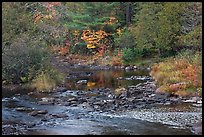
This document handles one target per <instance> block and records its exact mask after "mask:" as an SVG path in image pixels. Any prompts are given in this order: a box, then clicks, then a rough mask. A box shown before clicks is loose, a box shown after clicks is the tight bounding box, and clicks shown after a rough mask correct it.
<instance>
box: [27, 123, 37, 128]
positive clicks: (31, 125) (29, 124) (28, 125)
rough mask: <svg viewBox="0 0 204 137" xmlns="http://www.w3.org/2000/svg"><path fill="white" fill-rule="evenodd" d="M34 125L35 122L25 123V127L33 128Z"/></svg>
mask: <svg viewBox="0 0 204 137" xmlns="http://www.w3.org/2000/svg"><path fill="white" fill-rule="evenodd" d="M34 126H36V124H35V123H28V124H27V127H28V128H33V127H34Z"/></svg>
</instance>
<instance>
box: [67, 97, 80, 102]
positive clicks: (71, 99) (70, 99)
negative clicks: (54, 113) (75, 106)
mask: <svg viewBox="0 0 204 137" xmlns="http://www.w3.org/2000/svg"><path fill="white" fill-rule="evenodd" d="M77 100H78V99H77V98H76V97H71V98H69V99H68V100H67V101H68V102H72V101H75V102H76V101H77Z"/></svg>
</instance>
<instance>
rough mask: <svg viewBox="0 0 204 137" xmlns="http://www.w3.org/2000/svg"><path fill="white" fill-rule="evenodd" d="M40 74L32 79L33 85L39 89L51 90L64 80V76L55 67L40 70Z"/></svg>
mask: <svg viewBox="0 0 204 137" xmlns="http://www.w3.org/2000/svg"><path fill="white" fill-rule="evenodd" d="M38 73H39V74H38V75H36V77H35V78H34V79H33V80H32V82H31V87H33V88H35V89H36V90H37V91H45V90H51V89H53V88H54V87H56V86H57V85H58V84H61V83H62V82H63V81H64V76H63V74H62V73H59V72H58V71H57V70H55V69H53V68H46V70H40V71H38Z"/></svg>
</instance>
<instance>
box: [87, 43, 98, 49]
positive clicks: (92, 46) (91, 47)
mask: <svg viewBox="0 0 204 137" xmlns="http://www.w3.org/2000/svg"><path fill="white" fill-rule="evenodd" d="M87 48H88V49H94V48H96V46H94V45H92V44H87Z"/></svg>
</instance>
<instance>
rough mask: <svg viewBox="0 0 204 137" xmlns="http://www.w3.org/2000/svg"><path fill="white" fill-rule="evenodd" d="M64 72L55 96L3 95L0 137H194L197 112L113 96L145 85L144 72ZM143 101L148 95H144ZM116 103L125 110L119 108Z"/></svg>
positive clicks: (148, 79) (147, 78)
mask: <svg viewBox="0 0 204 137" xmlns="http://www.w3.org/2000/svg"><path fill="white" fill-rule="evenodd" d="M69 69H70V72H69V74H68V75H67V78H66V84H65V86H64V87H62V88H61V90H59V91H55V92H49V93H47V92H42V93H38V92H28V91H17V92H15V93H12V94H10V93H9V92H8V91H4V90H3V91H2V92H3V93H2V134H6V135H7V134H14V135H19V134H23V135H53V134H55V135H194V134H195V133H194V132H192V130H191V126H192V124H194V123H196V122H198V121H200V120H202V108H201V107H193V106H192V103H185V104H184V103H180V104H168V105H161V103H160V104H159V103H153V104H155V105H153V104H151V103H149V104H148V102H146V103H144V100H141V101H140V100H139V99H140V98H143V97H140V98H139V96H138V98H132V96H129V98H128V99H129V100H131V101H129V103H126V102H125V101H126V99H124V98H122V96H116V97H115V96H114V94H116V93H114V91H115V90H116V89H131V88H132V87H136V86H137V85H139V84H143V83H146V82H149V83H151V82H152V81H153V80H152V79H151V77H150V76H149V71H148V70H146V69H143V70H135V71H124V70H121V69H116V70H97V69H90V68H83V67H81V68H80V67H78V68H76V67H71V68H69ZM144 93H145V92H144ZM131 95H132V94H131ZM139 95H140V94H139ZM148 96H154V94H153V93H152V92H150V91H149V94H148ZM147 99H148V100H150V98H147ZM121 100H123V103H126V104H125V105H121V104H122V103H121ZM134 100H135V101H136V100H137V101H138V104H135V103H134V102H133V101H134ZM142 101H143V102H142ZM108 102H110V103H108ZM97 103H98V104H97ZM102 103H103V104H102ZM123 106H124V107H123ZM139 106H141V107H139ZM148 106H151V107H148Z"/></svg>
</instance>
